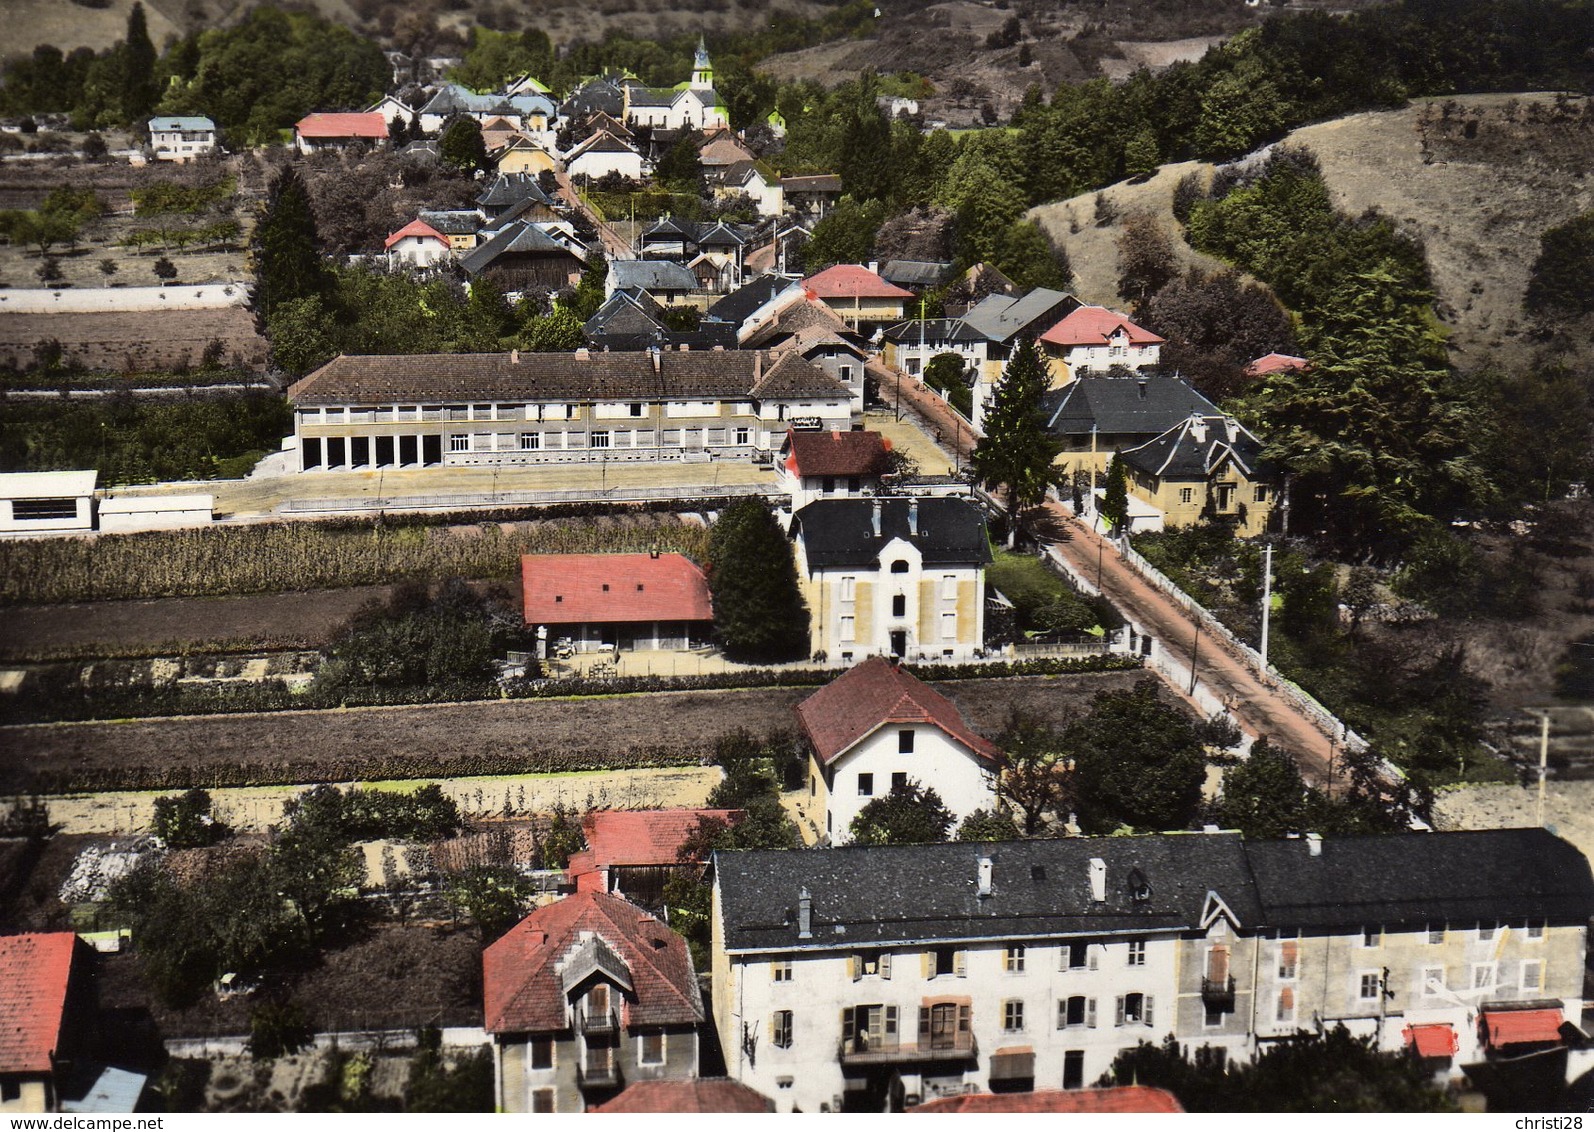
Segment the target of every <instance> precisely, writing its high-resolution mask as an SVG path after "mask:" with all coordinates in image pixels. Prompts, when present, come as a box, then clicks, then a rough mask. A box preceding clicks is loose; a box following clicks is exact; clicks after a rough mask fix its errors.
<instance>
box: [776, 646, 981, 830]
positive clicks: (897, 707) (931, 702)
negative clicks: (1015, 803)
mask: <svg viewBox="0 0 1594 1132" xmlns="http://www.w3.org/2000/svg"><path fill="white" fill-rule="evenodd" d="M796 711H797V721H798V723H799V724H800V725H801V727H802V730H803V734H804V735H805V736H807V738H808V743H809V746H810V748H811V750H812V755H811V757H810V759H809V763H808V800H807V803H806V805H807V807H808V808H809V809H810V810H811V812H812V813H813V814H814V815H815V821H816V824H817V820H818V815H821V814H822V815H823V817H824V826H823V828H822V829H819V830H817V832H818V834H819V836H820V838H821V839H822V840H823V842H824V843H826V844H831V845H845V844H846V843H847V842H848V841H849V840H850V839H851V834H850V832H849V831H850V830H851V828H852V823H853V819H855V818H856V817H857V816H858V814H859V813H860V812H861V811H862V810H863V808H864V807H865V806H867V805H868V804H869V803H870V802H871V801H872V800H874V799H875V798H876V797H880V796H883V795H886V794H889V793H891V791H892V790H894V789H897V788H898V787H905V786H907V785H908V784H910V783H917V784H919V785H921V786H924V787H927V788H929V789H932V790H934V791H935V792H936V794H938V795H939V796H940V798H941V801H942V802H943V803H945V804H946V808H947V809H948V810H950V811H951V812H952V814H953V816H954V818H955V819H956V820H957V821H959V822H961V821H962V820H963V819H964V818H966V817H968V816H969V815H970V814H971V813H973V812H974V811H975V810H984V809H990V808H991V807H992V806H993V805H994V804H995V802H996V776H997V773H998V772H999V771H1000V769H1001V765H1002V752H1001V751H999V750H998V749H997V748H996V747H995V745H993V744H992V743H991V742H989V741H988V740H986V739H984V738H982V737H981V736H980V735H977V734H976V733H975V732H974V731H973V730H971V729H970V727H969V725H968V723H967V722H965V720H964V719H963V715H962V713H961V712H959V711H958V709H957V707H956V706H955V705H953V703H952V701H950V700H948V699H947V698H946V697H945V696H943V695H941V693H939V692H937V691H936V690H935V689H934V688H932V687H930V686H929V685H928V684H926V683H924V681H922V680H920V679H918V678H917V677H915V676H913V675H912V674H911V673H908V672H904V671H903V670H902V669H901V668H899V667H898V666H897V665H895V664H893V663H892V662H891V661H889V660H886V659H885V658H884V657H878V656H876V657H871V658H870V659H868V660H866V661H864V662H863V663H862V664H859V665H857V666H855V667H854V668H852V669H849V670H848V671H847V672H845V673H843V674H842V675H841V676H839V677H837V678H836V679H835V680H832V681H831V682H830V683H829V684H827V685H825V686H824V687H823V688H821V689H819V691H817V692H815V693H814V694H813V695H811V696H809V697H808V698H807V699H806V700H804V701H803V702H802V703H800V704H798V705H797V708H796Z"/></svg>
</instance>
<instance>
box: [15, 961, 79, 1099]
mask: <svg viewBox="0 0 1594 1132" xmlns="http://www.w3.org/2000/svg"><path fill="white" fill-rule="evenodd" d="M76 946H77V936H76V935H75V934H73V933H72V932H47V933H46V932H35V933H31V934H28V935H8V936H0V1073H49V1072H51V1071H52V1069H53V1068H54V1065H53V1063H52V1060H51V1058H52V1055H53V1054H54V1053H55V1051H56V1048H57V1046H58V1044H59V1041H60V1036H61V1021H62V1017H63V1015H64V1014H65V1012H66V990H67V983H68V981H69V980H70V979H71V977H72V952H73V950H74V948H75V947H76Z"/></svg>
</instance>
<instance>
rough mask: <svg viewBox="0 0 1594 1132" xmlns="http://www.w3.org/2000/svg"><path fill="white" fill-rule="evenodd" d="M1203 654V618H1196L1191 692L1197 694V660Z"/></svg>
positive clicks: (1192, 652) (1191, 654)
mask: <svg viewBox="0 0 1594 1132" xmlns="http://www.w3.org/2000/svg"><path fill="white" fill-rule="evenodd" d="M1200 656H1201V619H1200V618H1199V617H1198V618H1196V623H1195V644H1193V645H1191V646H1190V694H1191V695H1192V696H1193V695H1195V686H1196V661H1197V660H1198V659H1199V658H1200Z"/></svg>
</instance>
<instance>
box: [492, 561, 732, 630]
mask: <svg viewBox="0 0 1594 1132" xmlns="http://www.w3.org/2000/svg"><path fill="white" fill-rule="evenodd" d="M520 581H521V592H522V602H523V611H524V614H525V618H526V624H527V625H531V626H536V629H537V639H538V641H539V642H543V641H546V642H547V644H548V647H549V649H550V650H551V649H552V648H553V647H554V645H555V644H556V643H557V642H559V641H561V640H562V641H566V642H568V644H569V647H570V648H571V649H572V650H573V651H575V652H600V651H603V652H610V653H614V652H622V653H623V652H632V651H635V650H637V649H689V648H692V647H694V646H695V645H698V644H702V643H703V642H705V641H707V640H708V639H709V637H710V636H711V634H712V633H713V631H714V607H713V603H712V600H711V598H710V596H709V589H708V579H707V578H706V577H704V575H703V571H702V569H701V568H700V567H699V566H698V565H697V563H695V562H693V561H692V560H691V559H690V558H688V557H686V556H685V555H684V554H665V553H653V554H528V555H525V556H524V557H522V558H521V560H520ZM539 651H542V650H541V649H540V648H539Z"/></svg>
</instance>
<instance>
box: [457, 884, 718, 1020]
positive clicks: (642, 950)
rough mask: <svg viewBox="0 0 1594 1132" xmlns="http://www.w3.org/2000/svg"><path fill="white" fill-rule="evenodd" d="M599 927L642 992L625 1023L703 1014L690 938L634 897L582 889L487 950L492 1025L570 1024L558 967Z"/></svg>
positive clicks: (628, 1006)
mask: <svg viewBox="0 0 1594 1132" xmlns="http://www.w3.org/2000/svg"><path fill="white" fill-rule="evenodd" d="M583 932H592V933H593V934H595V935H597V936H598V937H599V938H600V939H602V940H603V942H604V943H605V944H606V945H607V946H608V948H609V950H611V951H613V952H614V953H615V954H616V955H618V956H620V958H622V959H623V960H624V961H625V963H626V965H627V966H628V967H629V968H630V972H631V985H632V986H633V987H634V988H635V990H636V993H635V995H634V996H632V995H629V994H627V995H625V996H624V997H625V1010H624V1017H623V1024H624V1025H626V1026H628V1027H631V1026H673V1025H690V1024H693V1023H700V1022H702V1021H703V999H702V996H701V995H700V994H699V992H698V989H697V975H696V973H695V972H694V971H693V970H692V957H691V955H690V954H689V953H688V952H687V949H686V941H685V940H684V939H682V938H681V937H680V936H678V935H676V934H675V933H674V932H672V931H671V930H670V929H669V928H667V927H665V926H664V924H662V923H661V922H659V921H658V920H657V919H655V918H654V917H653V916H650V915H649V914H648V913H646V912H644V911H643V910H642V909H640V908H638V907H637V906H636V905H635V904H632V903H631V902H630V901H627V900H622V899H621V898H620V897H618V896H609V895H607V894H606V893H601V892H578V893H576V894H575V895H574V896H567V897H565V898H564V899H563V900H560V901H558V902H557V903H554V904H549V905H547V906H546V907H543V908H538V909H537V910H536V911H535V912H533V913H532V914H531V915H529V916H527V917H526V918H525V919H524V920H522V921H520V923H518V924H516V925H515V926H514V927H513V928H511V929H510V930H509V931H508V932H507V933H505V934H504V935H503V936H502V937H501V938H500V939H499V940H498V941H497V942H496V943H494V944H493V945H492V946H490V947H489V948H487V950H486V951H484V952H482V988H483V989H482V998H483V1005H484V1007H485V1010H484V1015H485V1019H486V1021H485V1025H486V1027H487V1029H488V1030H489V1031H490V1032H492V1033H495V1034H502V1033H546V1032H548V1031H553V1030H563V1029H565V1028H566V1027H567V1026H568V1025H569V1012H568V1006H569V1002H568V1000H567V999H566V998H565V989H564V986H563V984H562V983H561V981H560V977H559V972H558V970H557V969H556V968H557V967H558V965H559V964H560V962H561V960H563V959H564V958H565V956H566V955H567V954H568V953H569V952H570V951H571V950H572V948H574V947H575V946H576V945H578V944H579V943H580V942H581V937H582V933H583Z"/></svg>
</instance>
